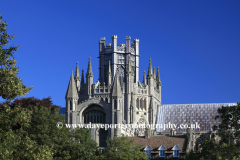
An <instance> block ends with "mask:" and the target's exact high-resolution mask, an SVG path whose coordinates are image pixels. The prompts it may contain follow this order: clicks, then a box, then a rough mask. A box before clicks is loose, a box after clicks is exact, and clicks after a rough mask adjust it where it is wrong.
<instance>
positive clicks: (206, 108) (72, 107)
mask: <svg viewBox="0 0 240 160" xmlns="http://www.w3.org/2000/svg"><path fill="white" fill-rule="evenodd" d="M98 58H99V77H98V80H97V82H96V83H93V75H94V74H93V72H92V65H91V58H89V62H88V68H87V72H86V74H84V71H83V70H82V74H81V77H80V74H79V66H78V63H77V65H76V70H75V75H73V72H72V74H71V78H70V81H69V85H68V88H67V93H66V96H65V99H66V110H65V114H66V121H67V123H69V124H85V125H87V124H89V123H90V122H91V123H92V124H167V123H169V122H171V123H175V124H177V125H180V124H187V123H199V124H200V127H201V128H197V129H195V130H193V129H192V130H187V129H182V128H176V129H175V130H173V129H172V128H168V129H166V130H163V129H161V128H158V129H154V130H150V131H149V130H147V131H146V129H144V128H127V129H125V128H119V129H114V128H108V129H107V130H105V129H98V128H92V129H90V132H91V135H92V138H93V139H94V140H95V141H96V142H97V143H98V145H99V147H106V140H107V139H108V138H113V137H114V136H120V135H121V134H124V135H128V136H129V137H133V138H134V137H135V140H136V142H138V141H139V143H140V141H141V143H148V144H149V145H148V147H150V148H151V143H152V142H153V141H150V140H149V142H143V141H144V140H141V139H140V140H137V137H141V136H145V137H153V138H155V139H156V137H160V139H161V140H159V142H160V141H161V143H166V144H159V145H165V148H167V147H166V146H167V145H170V144H171V143H172V144H171V145H172V146H170V148H171V147H172V148H173V145H178V148H180V149H181V151H180V153H181V154H184V153H185V152H187V151H189V150H196V149H197V147H198V145H199V144H201V143H203V142H204V140H205V139H207V138H208V137H209V136H210V132H211V126H212V125H217V124H218V123H219V121H215V120H214V117H215V116H216V115H217V109H218V108H219V107H221V106H231V105H235V104H236V103H214V104H174V105H162V104H161V86H162V85H161V80H160V73H159V68H157V70H156V69H155V68H153V67H152V62H151V59H150V60H149V67H148V69H147V70H148V72H147V73H145V71H144V76H143V81H142V82H141V81H140V80H139V40H138V39H134V41H133V42H131V37H130V36H127V37H126V45H125V44H120V45H118V44H117V36H116V35H113V36H112V43H107V44H106V39H105V37H102V38H101V40H100V41H99V55H98ZM184 135H185V138H182V137H181V136H183V137H184ZM166 136H170V138H171V137H172V138H173V139H174V140H176V142H174V140H173V141H171V143H170V142H167V141H166V142H164V137H165V139H167V138H166ZM179 136H180V139H178V137H179ZM154 141H155V140H154ZM156 141H157V140H156ZM145 145H147V144H145ZM157 145H158V144H157ZM152 146H153V145H152ZM156 147H159V146H156ZM156 147H155V150H157V148H156ZM153 148H154V147H152V150H153V151H154V149H153Z"/></svg>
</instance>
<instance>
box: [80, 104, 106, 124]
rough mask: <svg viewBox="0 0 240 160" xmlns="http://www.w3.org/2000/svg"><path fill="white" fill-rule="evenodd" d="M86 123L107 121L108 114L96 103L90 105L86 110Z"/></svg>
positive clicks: (84, 114)
mask: <svg viewBox="0 0 240 160" xmlns="http://www.w3.org/2000/svg"><path fill="white" fill-rule="evenodd" d="M83 117H84V123H90V122H91V123H105V122H106V114H105V113H104V110H103V109H102V108H101V107H99V106H96V105H92V106H89V107H88V108H87V109H86V110H85V111H84V112H83Z"/></svg>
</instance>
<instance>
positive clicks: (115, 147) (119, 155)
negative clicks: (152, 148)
mask: <svg viewBox="0 0 240 160" xmlns="http://www.w3.org/2000/svg"><path fill="white" fill-rule="evenodd" d="M133 142H134V141H133V140H131V141H129V140H128V137H126V136H124V135H122V136H121V137H117V138H114V139H111V140H109V141H108V142H107V146H108V150H107V151H106V153H105V158H106V159H115V160H124V159H126V160H135V159H146V160H147V159H148V158H147V156H146V154H145V153H142V152H141V151H140V146H135V145H134V144H133Z"/></svg>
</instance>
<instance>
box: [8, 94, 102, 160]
mask: <svg viewBox="0 0 240 160" xmlns="http://www.w3.org/2000/svg"><path fill="white" fill-rule="evenodd" d="M7 103H8V106H10V107H11V108H15V107H16V106H20V108H23V109H28V110H30V111H31V112H32V114H31V116H30V119H31V121H30V122H29V123H28V125H26V126H18V127H17V126H16V127H15V129H16V130H18V128H19V127H21V128H22V129H23V130H24V131H25V134H26V135H27V137H29V138H30V139H31V140H33V141H34V142H36V144H37V145H38V146H47V147H48V148H51V149H52V157H53V159H56V160H67V159H71V160H78V159H98V157H99V156H100V155H99V152H98V148H97V143H96V142H95V141H93V140H92V139H91V134H90V133H89V131H88V130H87V129H78V128H76V129H72V130H71V129H70V128H67V127H62V128H58V127H57V123H58V122H60V123H62V125H63V126H65V118H64V115H60V114H59V106H56V105H53V104H52V101H51V99H50V98H44V99H42V100H40V99H37V98H33V97H31V98H21V99H15V100H14V101H13V102H7ZM62 125H60V126H62Z"/></svg>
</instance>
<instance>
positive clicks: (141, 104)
mask: <svg viewBox="0 0 240 160" xmlns="http://www.w3.org/2000/svg"><path fill="white" fill-rule="evenodd" d="M140 107H141V109H143V100H142V98H141V100H140Z"/></svg>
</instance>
